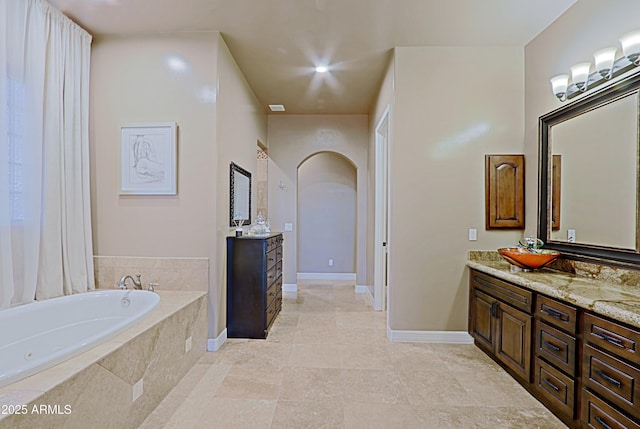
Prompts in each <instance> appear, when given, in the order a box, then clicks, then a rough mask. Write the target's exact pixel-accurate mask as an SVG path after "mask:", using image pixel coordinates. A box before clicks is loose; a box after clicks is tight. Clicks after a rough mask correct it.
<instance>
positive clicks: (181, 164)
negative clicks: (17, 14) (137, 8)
mask: <svg viewBox="0 0 640 429" xmlns="http://www.w3.org/2000/svg"><path fill="white" fill-rule="evenodd" d="M217 37H218V36H217V34H206V33H199V34H181V35H163V36H153V37H151V36H149V37H130V38H115V37H114V38H99V39H97V40H95V41H94V43H93V48H92V59H91V92H90V94H91V108H90V130H91V131H90V132H91V139H90V144H91V162H92V163H91V186H92V189H91V191H92V214H93V215H92V220H93V242H94V254H95V255H109V256H208V255H209V242H210V241H211V240H212V239H213V238H214V235H213V227H214V225H215V224H214V218H213V217H212V214H213V208H214V199H213V198H203V196H204V195H213V194H214V192H215V181H214V180H212V179H210V180H207V179H206V177H210V178H211V177H212V176H211V169H213V171H214V172H215V170H216V147H215V115H216V105H215V102H213V101H212V100H209V99H206V98H202V96H201V94H203V93H206V91H207V90H210V91H215V88H216V84H217V75H216V51H217ZM171 55H176V56H180V57H181V58H183V59H184V60H185V61H186V62H187V63H188V64H189V68H188V69H187V70H186V71H184V72H182V73H179V72H175V71H172V70H171V69H169V68H168V67H167V66H166V61H167V58H168V57H169V56H171ZM167 121H174V122H176V123H177V124H178V195H176V196H131V195H128V196H121V195H119V186H120V185H119V174H120V127H121V126H123V125H128V124H132V123H140V122H167ZM205 172H206V173H207V174H206V175H204V174H203V173H205ZM203 177H204V179H203ZM213 177H215V176H213Z"/></svg>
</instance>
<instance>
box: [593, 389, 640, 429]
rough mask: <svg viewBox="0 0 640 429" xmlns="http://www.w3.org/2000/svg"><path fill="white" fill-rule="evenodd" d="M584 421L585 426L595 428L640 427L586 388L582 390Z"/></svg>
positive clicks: (620, 428) (631, 428) (629, 428)
mask: <svg viewBox="0 0 640 429" xmlns="http://www.w3.org/2000/svg"><path fill="white" fill-rule="evenodd" d="M582 423H583V427H585V428H594V429H596V428H597V429H607V428H611V429H640V424H638V423H636V422H634V421H633V420H631V419H629V418H628V417H626V416H625V415H623V414H622V413H620V412H619V411H618V410H616V409H615V408H613V407H612V406H610V405H609V404H607V403H606V402H604V401H603V400H602V399H600V398H598V397H597V396H596V395H594V394H593V393H591V392H589V391H588V390H586V389H585V390H583V392H582Z"/></svg>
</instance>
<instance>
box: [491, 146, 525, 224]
mask: <svg viewBox="0 0 640 429" xmlns="http://www.w3.org/2000/svg"><path fill="white" fill-rule="evenodd" d="M485 205H486V228H487V229H493V228H517V229H524V155H485Z"/></svg>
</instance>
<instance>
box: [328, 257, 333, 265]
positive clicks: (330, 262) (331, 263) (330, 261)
mask: <svg viewBox="0 0 640 429" xmlns="http://www.w3.org/2000/svg"><path fill="white" fill-rule="evenodd" d="M329 266H330V267H333V259H329Z"/></svg>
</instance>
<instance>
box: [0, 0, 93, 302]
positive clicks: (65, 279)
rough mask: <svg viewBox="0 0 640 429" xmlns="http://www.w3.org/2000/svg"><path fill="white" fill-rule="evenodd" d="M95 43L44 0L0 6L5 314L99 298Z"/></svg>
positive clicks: (0, 250)
mask: <svg viewBox="0 0 640 429" xmlns="http://www.w3.org/2000/svg"><path fill="white" fill-rule="evenodd" d="M90 49H91V36H90V35H89V34H88V33H87V32H85V31H84V30H83V29H81V28H80V27H78V26H77V25H75V24H74V23H73V22H72V21H71V20H69V19H68V18H67V17H65V16H64V15H63V14H62V13H60V12H59V11H57V10H55V9H54V8H52V7H51V6H49V4H48V3H47V2H46V1H44V0H0V308H6V307H10V306H13V305H18V304H24V303H28V302H32V301H33V300H35V299H37V300H42V299H47V298H51V297H55V296H60V295H67V294H71V293H75V292H84V291H87V290H89V289H94V288H95V285H94V277H93V257H92V243H91V212H90V200H89V130H88V123H89V58H90Z"/></svg>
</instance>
